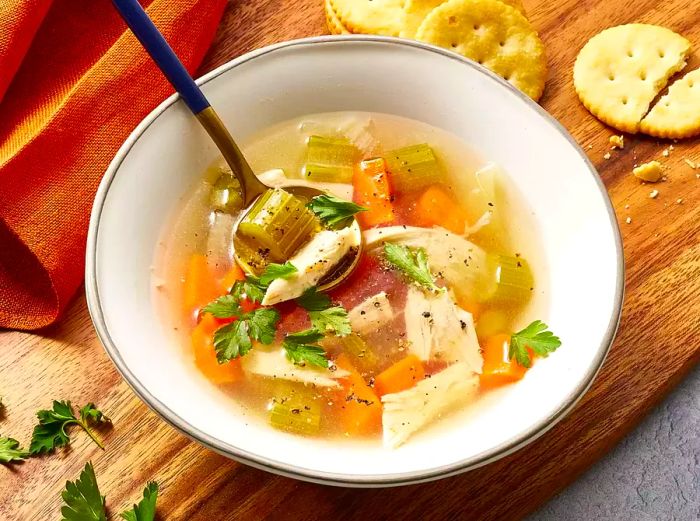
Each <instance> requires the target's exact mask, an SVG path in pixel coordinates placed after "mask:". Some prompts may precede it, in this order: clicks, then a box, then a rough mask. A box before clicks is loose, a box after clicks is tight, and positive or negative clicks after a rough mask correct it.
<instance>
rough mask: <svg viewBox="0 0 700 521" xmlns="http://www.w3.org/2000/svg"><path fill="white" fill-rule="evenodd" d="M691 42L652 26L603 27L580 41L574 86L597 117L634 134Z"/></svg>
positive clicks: (683, 65)
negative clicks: (589, 37)
mask: <svg viewBox="0 0 700 521" xmlns="http://www.w3.org/2000/svg"><path fill="white" fill-rule="evenodd" d="M689 51H690V42H689V41H688V40H686V39H685V38H683V37H682V36H681V35H679V34H676V33H674V32H673V31H671V30H670V29H666V28H665V27H660V26H657V25H648V24H627V25H618V26H616V27H611V28H610V29H606V30H604V31H602V32H600V33H598V34H597V35H595V36H594V37H593V38H591V39H590V40H589V41H588V43H586V45H584V46H583V48H582V49H581V52H579V54H578V57H577V58H576V63H575V64H574V88H575V89H576V93H577V94H578V96H579V98H580V99H581V102H582V103H583V104H584V106H585V107H586V108H587V109H588V110H589V111H590V112H591V113H592V114H593V115H594V116H595V117H597V118H598V119H599V120H601V121H602V122H604V123H607V124H608V125H610V126H612V127H615V128H616V129H618V130H622V131H625V132H630V133H635V132H637V131H638V130H639V122H640V121H641V120H642V118H643V117H644V114H646V113H647V111H648V110H649V104H650V103H651V102H652V101H653V100H654V98H655V97H656V96H657V94H658V93H659V92H660V91H661V90H662V89H663V88H664V87H665V86H666V83H667V82H668V79H669V78H670V77H671V76H672V75H673V74H675V73H676V72H678V71H680V70H681V69H682V68H683V67H685V63H686V61H685V60H686V57H687V56H688V52H689Z"/></svg>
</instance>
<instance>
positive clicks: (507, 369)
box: [480, 334, 527, 389]
mask: <svg viewBox="0 0 700 521" xmlns="http://www.w3.org/2000/svg"><path fill="white" fill-rule="evenodd" d="M509 347H510V336H509V335H503V334H502V335H496V336H493V337H491V338H489V339H488V340H487V341H486V342H485V343H484V345H483V356H484V367H483V370H482V373H481V376H480V383H481V387H482V388H484V389H491V388H493V387H498V386H501V385H505V384H509V383H513V382H517V381H518V380H520V379H521V378H522V377H523V376H525V373H526V372H527V368H526V367H523V366H522V365H520V364H519V363H518V362H516V361H515V360H511V359H509V358H508V349H509Z"/></svg>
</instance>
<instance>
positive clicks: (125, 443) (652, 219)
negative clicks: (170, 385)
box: [0, 0, 700, 521]
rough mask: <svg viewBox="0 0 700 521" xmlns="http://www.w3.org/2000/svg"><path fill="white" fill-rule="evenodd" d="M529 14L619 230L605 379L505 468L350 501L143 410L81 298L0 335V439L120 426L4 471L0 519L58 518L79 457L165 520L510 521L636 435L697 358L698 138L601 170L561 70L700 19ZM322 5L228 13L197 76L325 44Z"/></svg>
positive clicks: (647, 13) (618, 6)
mask: <svg viewBox="0 0 700 521" xmlns="http://www.w3.org/2000/svg"><path fill="white" fill-rule="evenodd" d="M525 3H526V7H527V10H528V13H529V14H530V18H531V19H532V21H533V23H534V25H535V26H536V27H537V28H538V29H539V30H540V31H541V34H542V37H543V39H544V42H545V44H546V46H547V50H548V59H549V65H550V75H549V80H548V83H547V91H546V93H545V95H544V97H543V99H542V104H543V105H544V107H545V108H546V109H547V110H549V111H550V112H551V113H552V114H553V115H554V116H555V117H557V118H559V120H560V121H561V122H562V123H563V124H564V126H565V127H567V128H568V129H569V130H570V131H571V132H572V133H573V135H574V137H575V138H576V139H577V140H578V141H579V142H580V143H581V144H582V145H583V146H584V147H586V148H587V149H588V153H589V155H590V157H591V159H592V160H593V161H594V162H595V164H596V165H597V167H598V168H599V170H600V174H601V176H602V178H603V180H604V181H605V184H606V186H607V187H608V190H609V192H610V194H611V196H612V199H613V202H614V206H615V209H616V211H617V215H618V219H619V221H620V223H621V228H622V233H623V238H624V244H625V257H626V261H627V281H626V289H627V297H626V302H625V308H624V313H623V317H622V324H621V326H620V330H619V334H618V337H617V340H616V342H615V345H614V347H613V349H612V352H611V353H610V356H609V358H608V360H607V362H606V363H605V366H604V367H603V370H602V372H601V374H600V376H599V378H598V379H597V381H596V382H595V384H594V385H593V387H592V389H591V390H590V391H589V393H588V394H587V395H586V396H585V398H584V399H583V400H582V401H581V403H579V405H578V406H577V407H576V409H575V410H574V411H573V412H572V413H571V414H570V415H569V416H568V418H566V419H565V420H564V421H562V422H561V423H560V424H558V425H557V426H556V427H555V428H554V429H552V430H551V431H550V432H548V433H547V434H546V435H545V436H543V437H542V438H540V439H539V440H538V441H536V442H535V443H533V444H532V445H530V446H528V447H527V448H525V449H523V450H521V451H519V452H517V453H516V454H513V455H511V456H510V457H508V458H505V459H503V460H501V461H498V462H496V463H493V464H491V465H488V466H487V467H484V468H481V469H479V470H476V471H473V472H471V473H468V474H464V475H461V476H458V477H454V478H450V479H448V480H445V481H441V482H437V483H432V484H427V485H417V486H409V487H404V488H398V489H390V490H351V489H342V488H332V487H324V486H319V485H311V484H308V483H302V482H299V481H295V480H292V479H288V478H282V477H278V476H275V475H272V474H268V473H265V472H262V471H259V470H255V469H252V468H249V467H246V466H244V465H240V464H238V463H235V462H233V461H229V460H227V459H226V458H224V457H222V456H219V455H217V454H214V453H212V452H210V451H209V450H206V449H204V448H202V447H200V446H198V445H197V444H195V443H193V442H191V441H189V440H188V439H187V438H186V437H184V436H182V435H180V434H179V433H177V432H176V431H174V430H173V429H172V428H171V427H169V426H168V425H166V424H165V423H164V422H163V421H161V420H160V419H159V418H158V417H156V416H155V414H153V413H152V412H150V410H149V409H148V408H147V407H146V406H145V405H143V404H142V403H141V402H140V401H139V400H138V399H137V398H136V397H135V396H134V395H133V393H132V392H131V391H130V390H129V388H128V387H127V385H126V384H125V383H124V382H123V381H122V379H121V378H120V376H119V375H118V374H117V372H116V371H115V369H114V367H113V366H112V364H111V362H110V361H109V359H108V358H107V356H106V355H105V353H104V352H103V350H102V348H101V347H100V345H99V343H98V341H97V340H96V338H95V333H94V331H93V328H92V325H91V323H90V319H89V317H88V314H87V311H86V307H85V300H84V297H82V296H81V297H80V298H78V299H77V301H76V302H75V304H74V305H73V306H72V308H71V309H70V311H69V313H68V314H67V316H66V317H65V318H64V320H63V321H62V322H61V323H60V324H59V325H58V326H56V327H53V328H50V329H47V330H45V331H43V332H41V333H40V334H37V335H34V334H26V333H16V332H3V333H0V394H2V395H3V396H4V397H5V402H6V404H7V411H6V417H5V418H4V419H3V420H2V423H0V432H2V433H7V434H10V433H12V434H13V435H14V436H15V437H18V438H19V439H21V440H22V441H23V442H26V441H27V440H28V437H29V433H30V432H31V428H32V426H33V424H34V417H33V414H34V411H36V410H37V409H39V408H44V407H47V406H49V404H50V400H51V399H52V398H66V399H71V400H73V401H74V402H75V403H78V404H83V403H85V402H87V401H94V402H96V403H97V404H99V405H100V406H102V407H103V409H104V410H105V411H106V412H107V413H108V414H109V415H110V416H112V418H113V420H114V428H113V429H112V431H110V432H107V433H106V434H105V441H106V445H107V450H106V451H104V452H102V451H101V450H100V449H98V448H96V447H95V446H94V445H93V444H91V443H90V442H88V440H87V437H86V436H84V435H81V434H80V433H78V434H76V436H75V437H74V439H75V443H74V444H73V446H72V448H71V449H70V450H69V451H66V452H59V453H58V454H57V455H54V456H51V457H46V458H37V459H32V460H30V461H28V462H27V463H25V464H23V465H21V466H17V467H16V468H15V470H12V471H10V470H6V469H0V490H2V501H0V519H3V520H23V521H24V520H27V519H41V520H43V519H57V518H58V512H59V507H60V502H61V501H60V492H61V489H62V488H63V486H64V483H65V480H66V479H75V478H76V477H77V476H78V474H79V472H80V470H81V469H82V467H83V465H84V464H85V462H86V461H87V460H92V461H93V463H94V464H95V468H96V471H97V475H98V481H99V483H100V485H101V488H102V491H103V493H105V494H106V495H107V503H108V505H109V506H110V507H111V509H112V512H113V513H116V512H119V511H121V510H122V509H123V508H125V507H126V506H127V505H128V504H130V503H132V502H134V501H136V500H137V499H138V498H139V497H140V494H141V490H142V488H143V486H144V484H145V482H146V481H147V480H149V479H155V480H157V481H158V482H159V483H160V484H161V486H162V498H161V499H160V501H159V511H160V513H161V516H162V519H168V520H174V519H186V520H197V519H202V520H219V519H222V520H223V519H257V518H270V519H275V520H277V519H325V518H329V519H388V518H399V519H455V518H465V519H479V520H490V519H493V520H501V521H502V520H508V519H517V518H520V517H522V516H523V515H524V514H526V513H528V512H530V511H532V510H533V509H535V508H536V507H537V506H539V505H540V504H542V502H544V501H545V500H547V499H548V498H550V497H551V496H552V495H553V494H555V493H556V492H558V491H560V490H561V489H562V488H564V487H565V486H566V485H567V484H569V483H570V482H571V481H572V480H574V479H575V478H576V476H578V475H579V474H580V473H581V472H582V471H584V470H585V469H586V468H587V467H588V466H589V465H590V464H591V463H593V462H594V461H595V460H597V459H598V458H600V457H601V456H602V455H603V454H605V453H606V452H607V451H608V450H609V449H610V448H611V447H612V446H613V445H615V443H617V442H618V441H619V440H620V438H621V437H622V436H624V435H625V433H627V432H628V431H629V430H630V429H631V428H632V427H633V426H634V425H635V424H637V422H639V420H640V419H641V418H642V417H643V416H644V414H646V412H647V411H648V410H649V409H650V407H652V406H653V405H655V404H656V403H658V402H659V401H660V400H661V399H662V398H663V397H664V395H665V394H666V393H667V392H668V391H669V390H670V389H671V388H672V387H673V386H674V385H675V384H676V383H677V382H678V381H679V379H680V378H682V377H683V375H685V374H686V373H687V371H688V370H689V369H690V368H691V367H692V366H693V365H694V364H695V363H696V362H697V361H698V359H699V358H700V342H699V341H698V339H699V338H700V246H699V245H698V243H699V242H700V241H699V233H698V230H699V229H700V226H699V225H698V223H699V222H700V205H699V204H698V203H700V179H698V178H696V173H700V170H696V171H693V170H691V169H690V168H689V167H688V166H687V165H686V164H685V163H684V162H683V158H689V159H693V160H696V161H700V141H699V140H697V139H695V140H689V141H683V142H679V143H677V144H674V147H675V149H674V150H673V151H672V152H671V153H670V157H668V158H662V157H661V152H662V150H663V149H664V148H665V147H666V146H668V145H669V144H670V143H663V142H658V141H656V140H651V139H645V138H633V137H627V138H626V146H625V149H624V150H623V151H622V152H613V153H612V158H611V159H610V160H609V161H606V160H604V159H603V155H604V154H605V152H606V151H607V150H608V148H609V146H608V144H607V140H608V137H609V136H610V134H611V132H610V130H609V129H606V128H605V127H604V126H603V125H601V124H600V123H599V122H597V121H596V120H595V119H594V118H593V117H591V116H590V115H589V114H588V113H587V112H586V111H585V110H584V109H583V108H582V106H581V105H580V104H579V102H578V100H577V98H576V96H575V94H574V91H573V88H572V85H571V67H572V65H573V61H574V58H575V55H576V53H577V51H578V49H579V48H580V47H581V46H582V45H583V43H584V42H585V41H586V39H587V38H589V37H590V36H592V35H593V34H595V33H597V32H598V31H600V30H601V29H603V28H604V27H607V26H611V25H617V24H621V23H627V22H647V23H659V24H664V25H667V26H669V27H671V28H672V29H674V30H676V31H679V32H681V33H682V34H683V35H684V36H686V37H688V38H689V39H690V40H691V41H692V42H693V43H694V44H695V47H696V49H697V48H700V10H698V9H697V6H696V0H664V1H657V0H637V1H635V2H626V1H625V2H623V1H622V0H615V1H610V0H560V1H559V2H545V1H536V0H530V1H528V0H525ZM321 4H322V2H321V0H238V1H236V2H234V3H232V4H231V5H229V6H228V9H227V11H226V14H225V18H224V21H223V23H222V26H221V29H220V31H219V34H218V36H217V39H216V42H215V45H214V47H213V48H212V50H211V51H210V53H209V55H208V56H207V58H206V61H205V64H204V65H203V68H202V71H201V72H206V71H207V70H210V69H211V68H213V67H215V66H217V65H219V64H221V63H223V62H225V61H227V60H229V59H231V58H233V57H234V56H237V55H239V54H241V53H243V52H245V51H248V50H251V49H254V48H258V47H261V46H263V45H266V44H269V43H273V42H277V41H280V40H284V39H290V38H297V37H303V36H309V35H315V34H322V33H324V32H325V27H324V22H323V18H324V17H323V11H322V8H321ZM693 62H694V64H697V63H698V62H700V60H698V59H697V58H695V59H694V60H693ZM378 81H381V78H380V79H378ZM589 147H590V148H589ZM652 158H657V159H658V158H661V159H662V160H663V161H664V163H665V164H667V165H668V166H669V172H668V181H667V182H665V183H662V184H660V185H659V186H657V188H658V189H659V191H660V192H661V193H660V196H659V198H658V199H656V200H652V199H650V198H649V197H648V194H649V191H650V187H649V186H642V185H640V183H639V182H638V181H637V180H636V179H634V178H633V177H632V176H631V175H630V171H631V169H632V166H633V165H634V164H635V163H641V162H643V161H648V160H650V159H652ZM678 199H682V200H683V202H682V203H681V204H678V203H676V201H677V200H678ZM628 216H629V217H631V218H632V222H631V223H630V224H626V223H625V219H626V218H627V217H628ZM592 253H593V254H594V253H595V252H592ZM582 276H595V274H587V273H584V274H582ZM581 327H582V328H585V327H586V317H585V315H582V316H581ZM144 348H147V346H144ZM154 370H157V368H154Z"/></svg>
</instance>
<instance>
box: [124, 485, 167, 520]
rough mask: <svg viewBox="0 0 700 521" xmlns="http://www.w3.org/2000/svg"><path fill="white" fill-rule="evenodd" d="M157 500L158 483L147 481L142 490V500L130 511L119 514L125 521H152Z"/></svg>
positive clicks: (154, 516)
mask: <svg viewBox="0 0 700 521" xmlns="http://www.w3.org/2000/svg"><path fill="white" fill-rule="evenodd" d="M157 500H158V483H156V482H155V481H149V482H148V484H147V485H146V488H144V489H143V499H142V500H141V501H139V502H138V504H137V505H134V506H133V508H132V509H131V510H127V511H125V512H122V513H121V514H119V515H120V516H121V518H122V519H126V521H153V520H154V519H155V518H156V501H157Z"/></svg>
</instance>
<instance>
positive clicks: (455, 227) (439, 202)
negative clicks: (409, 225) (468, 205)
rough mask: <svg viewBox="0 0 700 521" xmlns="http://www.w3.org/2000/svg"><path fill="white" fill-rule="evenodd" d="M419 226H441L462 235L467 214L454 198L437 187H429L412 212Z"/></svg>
mask: <svg viewBox="0 0 700 521" xmlns="http://www.w3.org/2000/svg"><path fill="white" fill-rule="evenodd" d="M413 217H414V219H415V220H416V224H418V225H420V226H436V225H438V226H442V227H443V228H446V229H448V230H450V231H451V232H454V233H458V234H460V235H461V234H463V233H464V228H465V226H466V223H467V212H466V211H465V210H464V209H462V207H460V206H459V204H458V203H457V202H456V201H455V200H454V198H453V197H452V196H451V195H450V194H448V193H447V192H446V191H445V190H444V189H442V188H440V187H439V186H436V185H433V186H431V187H429V188H428V189H427V190H426V191H425V192H423V194H422V195H421V196H420V197H419V198H418V201H417V203H416V209H415V211H414V212H413Z"/></svg>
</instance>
